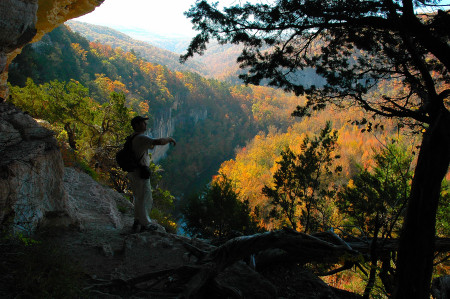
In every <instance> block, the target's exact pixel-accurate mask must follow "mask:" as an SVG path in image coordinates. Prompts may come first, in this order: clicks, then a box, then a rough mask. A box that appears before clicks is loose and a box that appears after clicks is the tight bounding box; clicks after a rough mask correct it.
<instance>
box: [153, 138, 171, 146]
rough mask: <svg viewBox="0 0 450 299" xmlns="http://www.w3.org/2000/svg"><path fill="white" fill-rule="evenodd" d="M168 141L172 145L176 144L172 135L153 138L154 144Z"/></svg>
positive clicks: (163, 143) (164, 143)
mask: <svg viewBox="0 0 450 299" xmlns="http://www.w3.org/2000/svg"><path fill="white" fill-rule="evenodd" d="M168 143H172V144H173V145H177V142H176V141H175V139H173V138H172V137H165V138H158V139H154V141H153V144H154V145H166V144H168Z"/></svg>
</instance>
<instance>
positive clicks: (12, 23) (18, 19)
mask: <svg viewBox="0 0 450 299" xmlns="http://www.w3.org/2000/svg"><path fill="white" fill-rule="evenodd" d="M103 1H104V0H1V1H0V97H1V98H2V99H6V98H7V96H8V90H7V84H6V82H7V80H8V65H9V64H10V63H11V61H12V60H13V59H14V58H15V57H16V56H17V54H19V53H20V51H21V49H22V47H23V46H24V45H26V44H27V43H29V42H36V41H38V40H39V39H40V38H41V37H42V36H43V35H44V34H45V33H47V32H50V31H51V30H53V29H54V28H55V27H57V26H58V25H60V24H62V23H64V22H65V21H67V20H69V19H72V18H76V17H78V16H81V15H84V14H87V13H89V12H91V11H93V10H94V9H95V7H97V6H99V5H100V4H101V3H103Z"/></svg>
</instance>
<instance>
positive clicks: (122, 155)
mask: <svg viewBox="0 0 450 299" xmlns="http://www.w3.org/2000/svg"><path fill="white" fill-rule="evenodd" d="M135 136H136V135H133V136H128V137H127V140H126V141H125V144H124V145H123V148H122V149H121V150H120V151H118V152H117V154H116V161H117V164H119V167H120V168H121V169H122V170H123V171H127V172H132V171H135V170H136V169H137V168H138V167H139V163H138V161H137V159H136V157H135V156H134V153H133V148H132V143H131V142H132V141H133V139H134V137H135Z"/></svg>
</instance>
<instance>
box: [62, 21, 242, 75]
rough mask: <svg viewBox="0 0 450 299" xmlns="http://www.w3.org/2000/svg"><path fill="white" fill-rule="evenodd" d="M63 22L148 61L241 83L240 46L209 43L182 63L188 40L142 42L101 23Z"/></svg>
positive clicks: (87, 35)
mask: <svg viewBox="0 0 450 299" xmlns="http://www.w3.org/2000/svg"><path fill="white" fill-rule="evenodd" d="M66 24H67V25H68V26H69V27H70V28H71V29H72V30H73V31H75V32H78V33H80V34H81V35H82V36H84V37H86V38H87V39H88V40H90V41H96V42H99V43H102V44H104V45H109V46H111V47H113V48H116V47H120V48H122V49H123V50H126V51H131V50H134V51H135V52H136V53H139V55H140V56H142V58H144V59H146V60H147V61H149V62H151V63H156V64H161V65H166V66H167V67H168V68H170V69H171V70H177V71H192V72H196V73H199V74H201V75H202V76H205V77H207V78H214V79H219V80H221V81H226V82H228V83H233V84H238V83H240V80H239V79H238V77H237V75H238V73H239V67H238V65H237V63H236V59H237V57H238V55H239V53H240V51H241V50H242V48H241V47H240V46H235V45H219V44H218V43H216V42H212V43H211V44H210V45H209V47H208V50H207V51H205V53H204V55H201V56H200V55H199V56H195V57H194V58H193V59H192V60H190V61H187V62H186V63H185V64H181V63H180V62H179V56H180V54H182V53H184V52H185V51H186V48H187V46H188V45H189V42H190V41H189V40H185V41H180V40H173V41H172V42H171V43H170V44H169V41H166V42H165V43H162V42H161V41H160V39H158V38H153V37H151V36H146V40H147V42H142V41H138V40H134V39H132V38H130V37H129V36H127V35H125V34H123V33H121V32H118V31H116V30H114V29H111V28H108V27H104V26H98V25H92V24H87V23H83V22H77V21H68V22H66ZM155 46H156V47H155ZM164 49H166V50H164Z"/></svg>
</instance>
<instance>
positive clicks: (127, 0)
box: [76, 0, 450, 37]
mask: <svg viewBox="0 0 450 299" xmlns="http://www.w3.org/2000/svg"><path fill="white" fill-rule="evenodd" d="M214 1H217V0H214ZM257 1H261V2H271V1H269V0H252V1H250V2H257ZM211 2H213V1H211ZM219 2H220V4H221V5H222V4H223V5H229V4H234V3H239V2H247V1H244V0H220V1H219ZM194 3H195V0H106V1H105V2H104V3H103V4H102V5H100V7H97V8H96V9H95V11H94V12H92V13H90V14H87V15H84V16H82V17H80V18H77V19H76V20H78V21H81V22H86V23H91V24H96V25H102V26H108V27H111V28H114V29H116V30H120V28H121V27H122V28H123V27H125V28H129V29H144V30H146V31H148V32H152V33H157V34H160V35H165V36H167V37H176V36H188V37H192V36H194V35H195V33H194V31H193V30H192V24H191V23H190V21H189V20H188V19H186V17H185V16H184V15H183V12H185V11H187V10H189V8H190V7H191V5H192V4H194ZM442 3H446V4H449V3H450V0H445V1H442Z"/></svg>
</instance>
